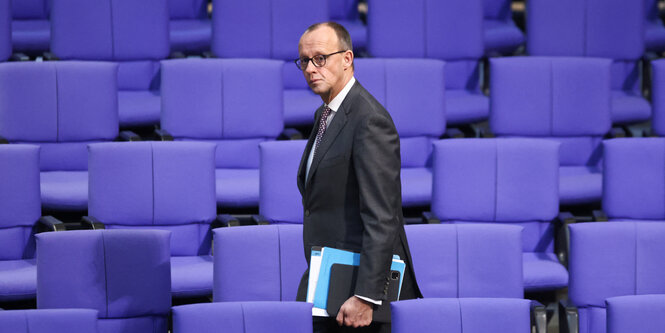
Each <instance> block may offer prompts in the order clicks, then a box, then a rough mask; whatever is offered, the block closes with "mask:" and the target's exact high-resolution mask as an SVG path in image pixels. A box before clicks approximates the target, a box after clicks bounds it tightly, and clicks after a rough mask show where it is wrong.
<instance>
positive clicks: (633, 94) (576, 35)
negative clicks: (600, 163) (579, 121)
mask: <svg viewBox="0 0 665 333" xmlns="http://www.w3.org/2000/svg"><path fill="white" fill-rule="evenodd" d="M644 3H645V1H643V0H642V1H640V0H559V1H550V0H533V1H529V5H528V6H527V29H526V30H527V32H528V33H527V52H528V53H529V54H530V55H532V56H569V57H600V58H610V59H612V60H613V61H614V62H613V64H612V81H611V82H612V83H611V84H612V122H613V123H633V122H640V121H645V120H648V119H649V118H650V117H651V106H650V105H649V102H647V100H646V99H645V98H644V97H643V96H642V94H641V87H640V70H641V69H640V64H639V60H640V59H641V57H642V54H643V53H644V20H645V19H644V18H645V10H644V5H645V4H644Z"/></svg>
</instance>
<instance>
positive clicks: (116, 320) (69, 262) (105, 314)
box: [37, 230, 171, 333]
mask: <svg viewBox="0 0 665 333" xmlns="http://www.w3.org/2000/svg"><path fill="white" fill-rule="evenodd" d="M169 238H170V232H167V231H161V230H77V231H68V232H49V233H42V234H39V235H37V267H38V269H37V308H39V309H64V308H83V309H93V310H97V311H99V322H98V326H99V332H100V333H112V332H127V333H133V332H136V333H139V332H154V333H166V332H167V316H168V314H169V312H170V310H171V293H170V292H169V290H170V286H171V283H170V278H171V272H170V270H171V269H170V265H169V259H170V255H169Z"/></svg>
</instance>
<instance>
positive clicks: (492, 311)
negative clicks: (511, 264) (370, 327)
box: [390, 298, 531, 333]
mask: <svg viewBox="0 0 665 333" xmlns="http://www.w3.org/2000/svg"><path fill="white" fill-rule="evenodd" d="M529 307H530V301H528V300H525V299H509V298H494V299H491V298H423V299H414V300H408V301H399V302H393V303H391V304H390V308H391V310H392V332H393V333H407V332H448V333H488V332H497V333H498V332H515V333H518V332H521V333H529V332H531V324H530V320H531V317H530V315H529Z"/></svg>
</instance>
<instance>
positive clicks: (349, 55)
mask: <svg viewBox="0 0 665 333" xmlns="http://www.w3.org/2000/svg"><path fill="white" fill-rule="evenodd" d="M351 65H353V51H351V50H349V51H346V52H345V53H344V68H350V67H351Z"/></svg>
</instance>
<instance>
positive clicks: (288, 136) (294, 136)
mask: <svg viewBox="0 0 665 333" xmlns="http://www.w3.org/2000/svg"><path fill="white" fill-rule="evenodd" d="M304 138H305V137H304V136H303V135H302V133H300V131H298V130H297V129H295V128H285V129H284V130H283V131H282V133H279V136H278V137H277V140H302V139H304Z"/></svg>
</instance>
